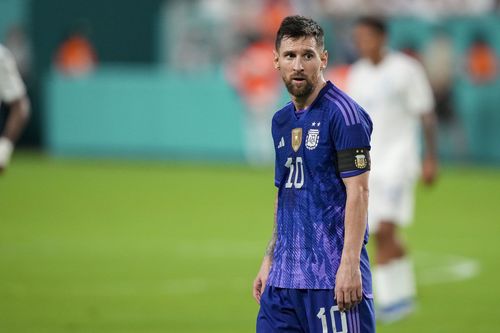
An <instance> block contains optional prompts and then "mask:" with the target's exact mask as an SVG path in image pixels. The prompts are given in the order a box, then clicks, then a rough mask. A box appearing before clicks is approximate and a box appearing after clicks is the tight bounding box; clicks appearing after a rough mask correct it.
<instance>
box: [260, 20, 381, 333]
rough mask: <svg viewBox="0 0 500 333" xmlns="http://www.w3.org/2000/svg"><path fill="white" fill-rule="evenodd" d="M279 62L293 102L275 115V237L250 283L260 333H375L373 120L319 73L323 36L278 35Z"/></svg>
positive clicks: (295, 29)
mask: <svg viewBox="0 0 500 333" xmlns="http://www.w3.org/2000/svg"><path fill="white" fill-rule="evenodd" d="M275 44H276V45H275V49H276V50H275V52H274V64H275V67H276V68H277V69H278V70H279V72H280V74H281V77H282V79H283V81H284V83H285V86H286V87H287V89H288V92H289V93H290V95H291V99H292V101H291V102H290V103H288V104H287V105H286V106H285V107H284V108H282V109H281V110H279V111H278V112H276V113H275V115H274V117H273V121H272V137H273V141H274V147H275V155H276V165H275V185H276V187H277V188H278V193H277V199H276V213H275V223H274V231H273V237H272V239H271V241H270V242H269V245H268V248H267V251H266V254H265V256H264V259H263V261H262V265H261V267H260V270H259V272H258V274H257V277H256V278H255V280H254V284H253V296H254V298H255V299H256V300H257V302H259V303H260V310H259V314H258V317H257V332H258V333H265V332H303V333H306V332H311V333H314V332H323V333H328V332H329V333H334V332H354V333H361V332H363V333H364V332H374V331H375V323H374V322H375V320H374V308H373V300H372V292H371V274H370V264H369V261H368V255H367V252H366V249H365V244H366V242H367V239H368V238H367V237H368V234H367V230H366V225H367V221H366V219H367V209H368V174H369V172H368V171H369V170H370V155H369V150H370V134H371V132H372V123H371V120H370V117H369V116H368V114H367V113H366V112H365V111H364V110H363V109H362V108H361V107H360V106H359V105H358V104H356V102H354V101H353V100H352V99H351V98H350V97H349V96H347V95H346V94H345V93H343V92H342V91H340V90H339V89H338V88H337V87H335V86H334V85H333V84H332V83H331V82H326V81H325V79H324V77H323V71H324V69H325V67H326V65H327V60H328V54H327V51H326V50H325V49H324V36H323V29H322V28H321V27H320V26H319V25H318V24H317V23H316V22H315V21H313V20H311V19H309V18H306V17H303V16H289V17H286V18H285V19H284V20H283V21H282V23H281V26H280V28H279V30H278V33H277V36H276V42H275Z"/></svg>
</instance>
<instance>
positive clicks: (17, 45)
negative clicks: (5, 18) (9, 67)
mask: <svg viewBox="0 0 500 333" xmlns="http://www.w3.org/2000/svg"><path fill="white" fill-rule="evenodd" d="M4 45H5V47H7V49H9V50H10V52H11V53H12V56H13V57H14V60H15V61H16V64H17V68H18V70H19V73H20V74H21V77H22V78H23V80H24V81H25V82H26V81H28V80H29V76H30V72H31V60H32V59H31V44H30V41H29V39H28V37H27V35H26V32H25V30H24V28H23V27H22V26H20V25H14V26H12V27H11V28H10V29H9V30H8V31H7V34H6V37H5V43H4Z"/></svg>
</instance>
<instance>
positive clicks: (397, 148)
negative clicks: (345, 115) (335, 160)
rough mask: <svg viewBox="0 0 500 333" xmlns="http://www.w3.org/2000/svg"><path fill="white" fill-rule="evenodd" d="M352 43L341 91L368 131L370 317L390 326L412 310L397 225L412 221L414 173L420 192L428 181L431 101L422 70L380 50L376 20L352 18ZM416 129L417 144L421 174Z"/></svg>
mask: <svg viewBox="0 0 500 333" xmlns="http://www.w3.org/2000/svg"><path fill="white" fill-rule="evenodd" d="M354 38H355V43H356V46H357V47H358V49H359V53H360V55H361V57H362V58H361V59H360V60H359V61H357V62H356V63H355V64H354V65H353V66H352V68H351V71H350V73H349V76H348V80H347V85H348V88H347V91H348V93H349V94H350V95H351V96H352V97H353V98H354V99H355V100H356V101H358V103H359V104H360V105H361V106H362V107H363V108H364V109H365V110H366V111H367V112H368V114H369V115H370V116H371V118H372V121H373V127H374V131H373V135H372V151H371V156H372V161H373V168H372V171H371V175H370V202H369V209H368V223H369V226H370V231H371V233H372V234H373V235H374V236H375V237H374V238H375V249H376V260H375V261H376V264H377V265H376V268H375V269H374V292H375V295H376V301H377V306H378V313H377V318H378V319H380V320H382V321H394V320H398V319H401V318H403V317H404V316H406V315H407V314H409V313H410V312H412V310H413V308H414V298H415V294H416V287H415V278H414V273H413V267H412V263H411V261H410V258H409V256H408V255H407V252H406V249H405V246H404V245H403V244H402V242H401V240H400V239H399V238H398V235H397V226H398V225H399V226H400V225H407V224H409V223H410V221H411V219H412V217H413V206H414V187H415V182H416V180H417V178H418V175H419V174H420V172H422V178H423V181H424V183H425V184H427V185H430V184H432V183H433V181H434V179H435V177H436V173H437V159H436V144H435V136H436V134H435V132H436V117H435V114H434V112H433V109H434V100H433V95H432V91H431V87H430V85H429V83H428V81H427V78H426V76H425V72H424V69H423V68H422V66H421V65H420V64H419V63H418V62H417V61H416V60H415V59H413V58H410V57H409V56H406V55H404V54H402V53H399V52H392V51H388V50H387V49H386V47H385V41H386V26H385V23H384V22H383V21H382V20H380V19H378V18H374V17H364V18H361V19H359V20H358V22H357V24H356V26H355V30H354ZM420 125H422V127H423V133H424V143H425V149H424V159H423V163H422V168H421V166H420V165H421V159H420V149H419V148H420V145H419V142H420V138H419V130H420Z"/></svg>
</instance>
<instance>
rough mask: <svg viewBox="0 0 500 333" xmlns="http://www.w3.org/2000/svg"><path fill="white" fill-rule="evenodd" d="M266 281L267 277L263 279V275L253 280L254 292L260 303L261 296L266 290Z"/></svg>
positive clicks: (254, 296)
mask: <svg viewBox="0 0 500 333" xmlns="http://www.w3.org/2000/svg"><path fill="white" fill-rule="evenodd" d="M266 281H267V279H263V278H261V277H257V278H256V279H255V280H254V281H253V288H252V294H253V298H255V300H256V301H257V303H258V304H260V298H261V296H262V294H263V293H264V290H266Z"/></svg>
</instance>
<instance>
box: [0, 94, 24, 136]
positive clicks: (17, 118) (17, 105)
mask: <svg viewBox="0 0 500 333" xmlns="http://www.w3.org/2000/svg"><path fill="white" fill-rule="evenodd" d="M29 113H30V103H29V100H28V98H27V97H22V98H20V99H18V100H17V101H15V102H13V103H11V104H10V112H9V117H8V118H7V122H6V124H5V130H4V132H3V133H2V135H1V136H3V137H6V138H7V139H9V140H10V141H11V142H12V143H15V142H16V141H17V139H18V138H19V136H20V135H21V133H22V130H23V129H24V127H25V126H26V123H27V122H28V119H29Z"/></svg>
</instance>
